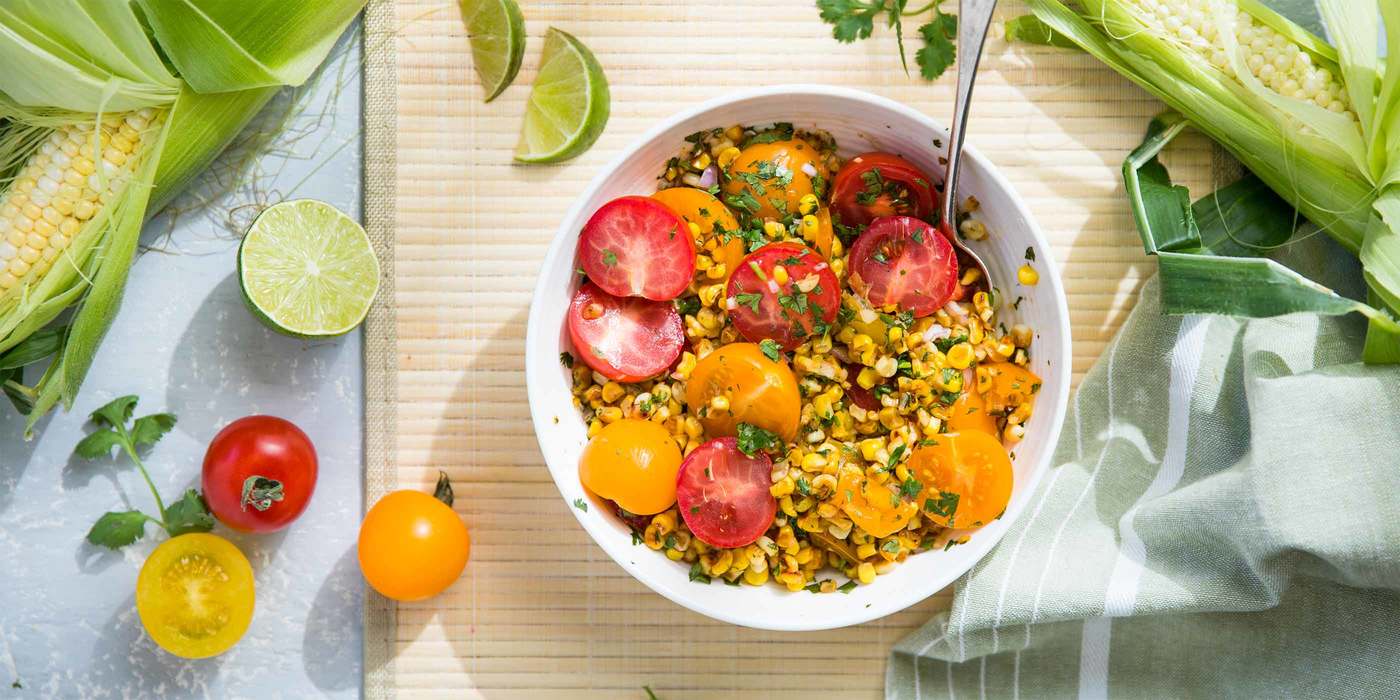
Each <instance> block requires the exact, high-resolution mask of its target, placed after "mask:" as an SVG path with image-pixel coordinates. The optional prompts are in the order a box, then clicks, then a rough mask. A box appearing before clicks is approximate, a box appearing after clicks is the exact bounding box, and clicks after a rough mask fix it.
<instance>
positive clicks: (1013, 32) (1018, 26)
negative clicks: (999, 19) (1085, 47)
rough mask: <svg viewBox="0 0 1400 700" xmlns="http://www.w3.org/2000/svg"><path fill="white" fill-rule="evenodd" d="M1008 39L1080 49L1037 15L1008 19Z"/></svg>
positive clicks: (1009, 40) (1010, 40)
mask: <svg viewBox="0 0 1400 700" xmlns="http://www.w3.org/2000/svg"><path fill="white" fill-rule="evenodd" d="M1006 40H1007V41H1008V42H1015V41H1020V42H1024V43H1027V44H1039V45H1041V46H1058V47H1059V48H1062V49H1075V50H1078V49H1079V45H1078V44H1076V43H1074V42H1073V41H1070V40H1069V38H1068V37H1066V36H1064V35H1063V34H1060V33H1059V32H1057V31H1055V30H1054V29H1052V28H1051V27H1050V25H1048V24H1046V23H1044V22H1042V21H1040V18H1039V17H1036V16H1035V15H1021V16H1020V17H1016V18H1014V19H1009V20H1007V21H1006Z"/></svg>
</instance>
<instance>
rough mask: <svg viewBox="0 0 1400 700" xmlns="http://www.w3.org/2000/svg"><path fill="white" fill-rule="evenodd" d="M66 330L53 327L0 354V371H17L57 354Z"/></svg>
mask: <svg viewBox="0 0 1400 700" xmlns="http://www.w3.org/2000/svg"><path fill="white" fill-rule="evenodd" d="M67 330H68V327H67V326H55V327H53V328H45V329H44V330H41V331H39V332H37V333H34V334H33V335H31V336H29V337H28V338H25V340H24V342H22V343H20V344H18V345H16V346H15V347H14V348H12V349H11V350H9V351H7V352H4V353H0V370H6V369H19V368H21V367H25V366H28V365H31V364H34V363H35V362H38V361H40V360H43V359H44V358H46V357H49V356H51V355H53V354H55V353H57V352H58V351H59V349H60V348H62V347H63V334H64V333H65V332H67Z"/></svg>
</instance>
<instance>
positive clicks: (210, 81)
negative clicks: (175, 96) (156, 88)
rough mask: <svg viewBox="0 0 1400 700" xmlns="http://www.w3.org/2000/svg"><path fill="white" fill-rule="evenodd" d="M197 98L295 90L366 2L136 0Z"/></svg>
mask: <svg viewBox="0 0 1400 700" xmlns="http://www.w3.org/2000/svg"><path fill="white" fill-rule="evenodd" d="M136 1H137V3H139V4H140V6H141V8H142V9H143V10H145V15H146V19H147V20H148V21H149V22H150V25H151V30H152V31H153V32H154V33H155V36H156V40H157V41H158V42H159V43H160V47H161V48H162V49H164V50H165V53H166V55H167V56H169V57H170V61H171V62H172V63H174V64H175V67H176V68H178V69H179V71H180V77H181V78H183V79H184V80H185V82H186V83H188V84H189V86H190V87H191V88H193V89H194V91H195V92H200V93H217V92H232V91H236V90H249V89H253V88H260V87H270V86H277V85H301V84H302V83H304V82H306V79H307V78H309V77H310V76H311V74H312V72H314V71H315V70H316V67H317V66H319V65H321V62H322V61H324V60H325V58H326V55H327V54H328V53H330V50H331V48H332V47H333V46H334V45H335V42H336V40H337V39H338V38H340V35H341V33H343V32H344V31H345V28H346V27H347V26H349V25H350V21H351V20H353V19H354V18H355V15H357V14H359V12H360V10H361V9H362V8H363V7H364V4H365V0H318V1H317V2H287V0H136Z"/></svg>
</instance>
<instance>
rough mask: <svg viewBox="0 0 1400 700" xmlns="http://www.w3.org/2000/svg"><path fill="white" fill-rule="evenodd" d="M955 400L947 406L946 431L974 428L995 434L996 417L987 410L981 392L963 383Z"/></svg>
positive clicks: (955, 431) (985, 401) (960, 431)
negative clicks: (960, 391) (962, 387)
mask: <svg viewBox="0 0 1400 700" xmlns="http://www.w3.org/2000/svg"><path fill="white" fill-rule="evenodd" d="M964 387H965V388H964V389H963V392H962V393H961V394H959V395H958V399H957V401H954V402H953V405H952V406H950V407H949V408H948V421H947V424H948V432H950V433H964V432H968V431H970V430H976V431H979V432H983V433H990V434H992V435H996V433H997V419H996V416H993V415H992V414H991V413H989V412H988V411H987V400H986V398H984V397H983V396H982V394H980V393H978V392H976V391H973V390H972V387H970V386H967V385H966V384H964Z"/></svg>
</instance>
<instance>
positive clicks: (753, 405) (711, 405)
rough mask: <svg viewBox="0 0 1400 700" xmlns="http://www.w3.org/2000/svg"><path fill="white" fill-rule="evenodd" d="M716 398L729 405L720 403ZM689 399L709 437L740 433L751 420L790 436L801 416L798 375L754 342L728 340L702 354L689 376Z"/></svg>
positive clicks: (795, 429)
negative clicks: (767, 354)
mask: <svg viewBox="0 0 1400 700" xmlns="http://www.w3.org/2000/svg"><path fill="white" fill-rule="evenodd" d="M716 398H720V399H722V400H721V401H720V402H719V403H720V404H721V405H724V404H727V405H728V408H723V407H716V406H715V403H716V402H715V399H716ZM685 403H686V405H687V406H689V407H690V412H691V413H693V414H694V415H695V417H696V418H698V419H700V423H701V424H702V425H704V426H705V431H706V433H707V435H708V437H710V438H716V437H724V436H728V435H736V434H738V430H739V424H740V423H748V424H749V425H753V426H757V427H759V428H763V429H764V430H768V431H771V432H773V433H776V434H777V435H778V436H779V437H781V438H782V439H783V440H784V441H787V442H792V440H793V439H794V438H796V437H797V426H798V423H799V421H800V420H801V417H802V399H801V397H800V396H799V395H798V393H797V377H795V376H793V374H792V370H791V369H789V368H788V366H787V362H784V361H783V360H782V359H781V358H780V359H778V360H776V361H774V360H770V359H768V356H766V355H764V354H763V351H762V350H760V349H759V347H758V346H757V345H755V344H754V343H730V344H728V345H725V346H724V347H721V348H719V349H718V350H715V351H714V352H712V353H710V354H708V355H706V356H705V358H704V359H702V360H700V362H699V363H697V364H696V365H695V371H693V372H692V373H691V374H690V381H688V382H686V385H685Z"/></svg>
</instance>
